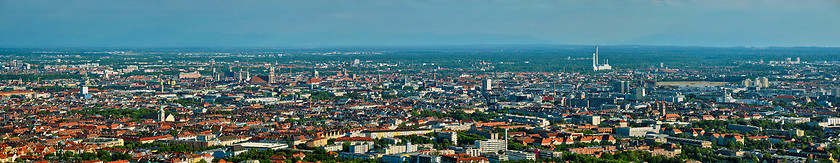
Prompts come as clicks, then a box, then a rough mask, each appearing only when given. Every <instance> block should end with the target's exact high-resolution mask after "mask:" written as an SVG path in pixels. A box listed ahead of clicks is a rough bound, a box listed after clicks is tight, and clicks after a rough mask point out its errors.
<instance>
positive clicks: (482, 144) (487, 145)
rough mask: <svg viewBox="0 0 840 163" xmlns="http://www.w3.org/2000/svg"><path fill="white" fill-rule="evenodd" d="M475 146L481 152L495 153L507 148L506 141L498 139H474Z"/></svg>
mask: <svg viewBox="0 0 840 163" xmlns="http://www.w3.org/2000/svg"><path fill="white" fill-rule="evenodd" d="M475 148H478V149H481V153H488V152H489V153H496V152H499V150H507V143H506V142H505V141H504V140H499V139H487V140H476V141H475Z"/></svg>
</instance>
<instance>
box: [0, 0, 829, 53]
mask: <svg viewBox="0 0 840 163" xmlns="http://www.w3.org/2000/svg"><path fill="white" fill-rule="evenodd" d="M470 44H577V45H681V46H758V47H764V46H832V47H838V46H840V0H801V1H792V0H685V1H676V0H675V1H669V0H579V1H578V0H462V1H458V0H354V1H345V0H302V1H298V0H295V1H282V0H280V1H268V0H266V1H261V0H253V1H251V0H245V1H222V0H178V1H169V0H117V1H114V0H79V1H71V0H68V1H40V0H0V47H312V46H315V47H323V46H377V45H389V46H390V45H470Z"/></svg>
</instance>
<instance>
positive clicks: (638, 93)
mask: <svg viewBox="0 0 840 163" xmlns="http://www.w3.org/2000/svg"><path fill="white" fill-rule="evenodd" d="M645 96H647V94H646V93H645V88H636V99H642V98H645Z"/></svg>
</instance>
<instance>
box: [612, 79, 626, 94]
mask: <svg viewBox="0 0 840 163" xmlns="http://www.w3.org/2000/svg"><path fill="white" fill-rule="evenodd" d="M613 91H614V92H618V93H630V82H629V81H618V82H615V85H613Z"/></svg>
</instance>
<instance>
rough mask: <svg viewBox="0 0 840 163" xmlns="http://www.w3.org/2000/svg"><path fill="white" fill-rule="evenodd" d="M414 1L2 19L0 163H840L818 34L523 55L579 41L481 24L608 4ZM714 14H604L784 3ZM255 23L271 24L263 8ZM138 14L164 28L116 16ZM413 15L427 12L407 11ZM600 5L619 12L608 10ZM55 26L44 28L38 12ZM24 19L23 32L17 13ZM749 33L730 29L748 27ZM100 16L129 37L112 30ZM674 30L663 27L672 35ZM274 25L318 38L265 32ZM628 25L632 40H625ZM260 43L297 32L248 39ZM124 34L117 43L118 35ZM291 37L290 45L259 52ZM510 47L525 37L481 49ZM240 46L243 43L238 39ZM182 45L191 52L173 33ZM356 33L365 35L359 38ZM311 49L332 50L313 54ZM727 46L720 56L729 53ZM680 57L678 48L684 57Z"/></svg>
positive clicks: (826, 53)
mask: <svg viewBox="0 0 840 163" xmlns="http://www.w3.org/2000/svg"><path fill="white" fill-rule="evenodd" d="M409 2H411V3H409V4H405V3H408V2H385V1H382V2H370V1H360V2H359V3H361V4H345V2H322V1H312V2H306V3H302V4H300V2H285V1H277V2H261V3H256V2H241V3H236V2H233V3H231V2H207V3H208V6H210V7H207V6H192V5H195V4H198V3H204V2H195V3H186V4H180V3H172V4H169V3H168V2H167V4H164V5H163V6H157V5H160V4H159V3H161V2H136V1H127V2H103V3H104V4H106V7H108V9H105V8H106V7H103V6H96V5H92V6H89V5H88V4H87V2H81V1H69V2H56V3H57V4H49V2H47V3H43V2H22V1H9V2H0V21H3V20H7V21H6V22H7V23H0V25H2V26H0V163H7V162H9V163H11V162H33V163H41V162H78V163H151V162H161V163H170V162H171V163H227V162H233V163H240V162H242V163H339V162H345V163H360V162H385V163H520V162H521V163H525V162H554V163H560V162H598V163H600V162H617V163H622V162H645V163H683V162H692V163H700V162H739V163H740V162H744V163H783V162H785V163H786V162H790V163H812V162H837V161H840V160H838V159H840V144H838V143H840V47H838V46H840V44H838V42H831V41H832V39H836V38H837V37H836V36H840V34H838V33H836V32H833V33H832V32H827V31H826V32H825V34H824V36H825V37H830V38H829V39H824V38H823V35H821V36H814V37H813V38H811V39H804V40H805V41H801V40H800V41H797V39H800V38H802V37H798V36H803V37H806V36H809V37H810V36H812V33H808V32H814V31H817V32H823V31H824V30H823V31H820V30H819V29H822V28H823V27H821V26H820V27H802V26H800V25H795V24H796V23H791V24H794V25H791V26H790V27H778V28H785V29H788V28H796V29H801V30H791V31H797V32H799V33H797V32H790V33H789V34H790V36H784V37H785V38H790V39H783V40H784V41H782V40H773V38H775V36H776V35H762V36H761V37H759V36H756V37H742V36H736V35H738V34H742V33H748V32H736V33H737V34H732V35H729V34H727V35H726V36H727V37H722V38H715V39H716V41H713V42H715V43H709V42H704V41H702V40H700V39H698V38H699V37H688V35H685V36H686V37H675V39H670V38H669V39H664V38H659V37H646V38H658V39H662V40H667V41H671V42H672V43H673V44H670V43H669V44H659V43H657V42H656V41H653V42H646V41H644V40H636V41H631V42H629V43H627V42H620V41H618V40H631V39H625V38H620V37H619V36H603V35H613V34H615V33H619V32H620V31H622V30H620V29H617V30H618V31H619V32H608V33H609V34H603V35H598V34H595V35H594V36H592V37H594V38H598V39H603V40H604V41H603V42H604V43H592V42H588V41H587V40H586V39H588V38H585V37H577V39H576V40H583V41H581V42H575V41H567V42H561V43H557V42H541V41H537V42H531V41H532V40H531V39H527V38H522V37H518V36H523V37H524V36H525V35H529V36H534V38H537V39H534V40H551V39H555V40H560V39H557V38H554V37H555V36H556V35H563V36H564V37H566V36H568V37H572V39H575V37H574V36H576V35H571V34H565V33H544V34H545V35H543V36H541V35H539V34H529V33H528V32H530V31H529V29H531V28H533V29H534V30H537V31H539V28H538V27H531V26H529V25H522V26H517V27H516V28H514V27H507V26H506V27H491V26H492V25H488V24H484V23H488V22H485V21H486V20H485V19H484V18H488V17H493V18H494V19H492V20H491V21H489V22H492V23H499V22H501V21H502V20H503V19H508V18H509V17H506V16H502V15H497V14H495V13H494V12H495V11H499V12H501V13H502V14H511V15H510V17H513V18H515V19H519V18H522V19H526V20H531V19H534V21H542V20H549V19H543V18H541V17H537V18H533V17H529V16H523V15H517V14H523V13H528V12H531V10H537V11H540V12H542V11H543V10H545V11H550V12H557V11H561V9H550V8H541V7H539V6H541V5H557V6H562V5H560V4H555V3H563V5H570V7H563V9H569V10H571V8H576V7H581V6H588V5H590V3H597V4H602V3H607V2H545V1H534V2H523V3H527V4H524V5H525V7H523V8H524V9H526V10H528V12H526V11H522V10H519V9H523V8H517V7H513V8H507V7H502V6H507V5H510V4H508V3H506V2H497V1H487V2H437V1H430V2H418V1H409ZM714 2H717V3H725V4H726V5H731V6H729V7H732V6H735V7H732V8H729V7H720V6H718V5H711V4H707V3H704V2H672V1H651V2H647V1H639V2H614V3H617V4H616V5H619V6H620V5H629V6H627V7H629V8H639V9H641V8H645V9H647V8H646V7H660V8H664V9H651V10H652V11H641V10H633V11H629V12H628V11H623V10H618V11H614V12H615V13H617V14H621V13H624V12H627V13H637V14H663V13H664V14H666V15H667V14H680V12H673V11H671V9H685V10H686V12H698V11H694V10H700V11H703V12H698V13H712V12H713V11H717V10H724V9H726V10H727V11H728V10H729V9H732V10H734V11H737V12H739V13H740V12H745V13H752V12H758V11H763V10H765V9H767V10H775V9H777V8H783V7H782V6H785V5H790V4H788V2H774V1H773V2H763V1H762V2H754V3H756V4H752V3H751V4H750V5H747V7H744V6H742V5H743V4H741V3H737V2H731V1H714ZM750 2H752V1H750ZM149 3H151V4H149ZM333 3H337V4H333ZM438 3H444V4H449V5H453V6H456V8H457V7H458V6H461V5H478V6H476V8H471V9H465V10H471V11H472V10H480V11H482V12H481V13H484V14H488V15H481V16H477V15H470V14H466V13H460V12H457V13H459V14H464V15H466V17H468V18H470V19H476V20H469V19H461V18H460V17H462V16H464V15H458V14H454V15H451V17H456V18H451V17H449V16H450V15H446V16H439V15H437V14H441V13H442V14H446V13H450V12H452V11H450V10H449V9H448V8H447V7H445V6H436V5H437V4H438ZM476 3H479V4H476ZM530 3H534V4H530ZM625 3H626V4H625ZM826 3H828V4H837V3H836V1H828V2H826ZM4 4H5V6H4ZM268 4H271V5H275V6H284V7H281V8H279V9H277V10H274V9H273V8H271V7H270V5H268ZM286 4H289V5H286ZM292 4H294V5H292ZM686 4H688V5H697V6H695V7H687V6H684V5H686ZM63 5H66V6H67V7H66V8H65V7H62V6H63ZM108 5H111V6H108ZM147 5H152V6H157V7H159V8H150V11H153V12H148V13H136V12H133V11H135V10H138V9H142V10H145V9H146V8H145V7H148V6H147ZM169 5H171V6H169ZM216 5H218V6H216ZM263 5H267V7H265V8H264V7H263ZM340 5H345V6H344V7H347V8H353V7H359V6H358V5H361V6H367V5H372V6H376V5H381V6H385V7H383V8H382V9H381V10H389V11H387V12H385V11H371V13H367V12H363V13H361V14H359V13H341V12H336V13H333V12H334V11H337V10H341V11H343V10H345V9H346V8H343V7H338V8H337V9H334V10H333V11H328V10H327V9H329V8H332V7H335V6H340ZM392 5H396V6H400V7H402V8H396V10H399V9H404V10H417V11H390V10H395V9H384V8H387V7H388V6H392ZM531 5H535V6H531ZM774 5H782V6H774ZM33 6H41V7H43V8H39V7H33ZM243 6H245V7H243ZM313 6H315V7H324V8H322V9H325V10H323V12H325V13H329V14H325V15H329V16H335V17H338V18H335V19H336V20H338V19H341V20H345V19H346V20H352V21H353V22H352V23H348V24H342V25H340V26H342V28H332V27H323V26H330V25H334V24H329V23H326V24H318V23H320V20H316V19H315V18H323V17H320V16H323V15H321V13H320V12H317V13H311V11H309V9H310V8H307V7H313ZM406 6H409V7H406ZM430 6H434V7H431V8H424V7H430ZM750 6H759V7H755V8H753V7H750ZM814 6H822V7H817V8H815V9H814V10H815V11H822V10H823V9H828V10H827V11H826V12H831V11H830V10H831V9H835V13H836V11H840V8H838V5H815V4H812V3H803V4H801V5H800V4H797V5H790V6H787V7H789V8H785V10H783V11H774V12H777V13H773V14H784V13H786V12H794V11H799V10H798V9H802V8H807V7H814ZM110 7H113V8H110ZM205 7H207V8H209V9H213V10H210V11H208V10H204V9H207V8H205ZM298 7H300V8H302V9H295V8H298ZM520 7H521V6H520ZM610 7H614V6H608V7H605V8H610ZM774 7H776V8H774ZM55 8H61V9H58V10H55V11H47V10H48V9H55ZM171 8H177V9H175V10H172V9H171ZM745 8H746V9H749V10H742V9H745ZM111 9H115V10H120V11H119V12H113V13H112V12H111V11H112V10H111ZM216 9H231V10H235V11H231V10H216ZM252 9H253V10H252ZM485 9H486V10H485ZM495 9H499V10H495ZM3 10H6V11H3ZM65 10H73V11H68V12H66V13H64V12H65ZM350 10H355V9H350ZM490 10H492V11H490ZM595 10H597V11H601V10H602V8H598V9H595ZM659 10H667V12H663V13H657V12H658V11H659ZM808 10H810V9H808ZM27 11H36V12H33V14H31V15H29V14H22V13H24V12H27ZM280 11H283V12H289V13H297V14H302V15H301V17H300V18H286V17H285V16H288V15H285V14H279V13H274V12H280ZM365 11H367V10H365ZM537 11H534V12H537ZM562 11H563V12H566V11H565V10H562ZM734 11H733V12H734ZM155 12H160V13H162V14H161V15H163V16H161V15H155ZM216 12H221V13H223V14H222V15H223V16H220V15H214V13H216ZM252 12H259V14H255V13H252ZM263 12H264V13H263ZM436 12H441V13H436ZM569 12H571V11H569ZM580 12H582V13H584V15H583V16H584V17H590V16H591V15H587V14H591V13H589V12H588V11H580ZM390 13H393V15H391V14H390ZM42 14H43V15H42ZM147 14H148V15H147ZM237 14H239V15H237ZM330 14H332V15H330ZM414 14H418V15H422V16H417V15H414ZM45 15H46V16H45ZM92 15H93V16H92ZM261 15H270V16H268V17H263V16H261ZM829 15H830V14H829ZM112 16H113V17H112ZM389 16H394V17H401V16H412V19H399V20H398V19H391V17H389ZM628 16H629V17H634V15H632V14H629V15H628ZM706 16H709V17H706ZM706 16H701V17H704V18H705V19H708V20H710V21H711V19H714V20H715V21H717V20H719V21H720V22H729V21H728V20H729V19H731V18H723V17H720V16H719V15H711V16H710V15H706ZM751 16H752V15H749V14H745V15H741V14H733V17H737V18H744V19H749V18H752V17H751ZM832 16H833V17H832ZM832 16H826V17H825V18H826V19H825V20H820V21H827V23H826V24H825V26H829V27H840V23H838V21H837V20H840V19H836V20H832V19H831V18H836V17H837V16H836V15H832ZM115 17H116V18H119V19H126V20H115V19H114V20H112V18H115ZM251 17H253V19H249V18H251ZM275 17H276V19H273V18H275ZM281 17H282V18H281ZM381 17H387V18H381ZM686 17H687V16H686ZM129 18H130V19H129ZM267 18H272V19H271V20H269V19H267ZM426 18H428V19H429V20H434V21H432V22H434V23H432V24H438V25H440V27H431V26H427V27H428V28H429V29H428V30H441V29H444V31H447V32H453V33H457V34H456V35H454V36H457V37H459V39H451V38H449V36H443V35H445V33H447V32H441V31H436V32H435V31H433V32H431V33H436V34H424V33H422V32H418V33H413V32H414V31H425V30H427V29H422V28H416V29H415V28H411V27H405V26H402V25H394V26H396V27H398V28H399V29H405V30H407V31H409V32H401V31H399V30H393V29H395V28H391V27H394V26H389V25H385V24H388V23H395V24H400V23H406V24H407V25H406V26H412V24H413V23H416V22H413V21H421V22H422V23H419V24H425V23H427V22H423V21H427V20H426ZM681 18H683V17H677V18H664V17H663V19H665V20H667V21H677V20H678V19H681ZM58 19H67V20H66V21H56V22H53V23H56V26H49V27H31V26H29V25H27V24H28V23H33V24H38V23H44V22H48V21H50V20H58ZM216 19H224V20H229V21H230V22H231V24H235V23H234V22H236V23H241V22H240V20H239V19H248V20H243V21H245V22H250V23H255V24H253V25H252V26H248V27H240V26H236V27H232V26H227V25H226V24H225V23H228V22H226V21H219V22H216V21H215V20H216ZM234 19H236V20H235V21H234ZM300 19H306V20H300ZM330 19H333V18H330ZM439 19H440V20H439ZM632 19H634V20H642V19H641V18H632ZM724 19H726V20H724ZM803 19H804V20H802V21H806V20H810V19H821V18H803ZM30 20H31V21H30ZM149 20H153V21H149ZM644 20H647V19H644ZM738 20H740V19H738ZM41 21H43V22H41ZM131 21H139V22H144V23H137V24H134V25H139V26H140V27H137V28H144V29H133V30H127V31H128V32H129V33H132V34H121V33H120V32H121V31H120V30H121V29H107V30H101V29H100V27H97V25H96V23H104V24H100V25H104V26H106V27H116V26H122V25H120V23H126V24H132V23H131ZM273 21H304V22H312V23H313V24H317V25H319V26H318V27H315V26H297V25H292V24H291V23H290V24H272V23H267V22H273ZM456 21H466V22H465V24H466V25H465V26H458V24H461V23H455V22H456ZM523 21H524V20H523ZM569 21H572V22H578V23H582V24H581V26H582V27H581V29H575V30H576V31H573V32H583V33H599V32H603V30H601V29H583V28H586V27H585V26H587V25H591V24H586V23H591V22H589V21H585V20H578V19H574V20H571V19H570V20H569ZM599 21H601V20H600V19H599ZM748 21H749V22H752V23H753V24H751V23H743V24H738V25H741V26H736V27H730V26H725V27H721V26H716V25H709V26H707V27H708V28H707V29H698V30H699V31H707V30H708V31H712V32H708V31H707V33H701V35H705V34H708V35H717V34H721V33H717V32H713V31H718V30H724V29H726V30H729V29H737V30H754V31H756V33H762V31H763V30H762V29H747V28H750V26H751V25H755V24H763V23H766V22H763V21H764V20H754V19H751V20H748ZM790 21H793V20H790ZM79 22H83V23H91V22H96V23H93V24H85V25H80V24H82V23H79ZM211 22H213V23H216V24H212V23H211ZM383 22H385V23H383ZM193 23H196V24H202V23H211V24H212V25H207V24H205V25H207V26H194V25H195V24H193ZM447 23H451V24H447ZM606 23H614V22H606ZM359 24H364V25H359ZM510 24H513V23H511V22H504V23H500V25H510ZM524 24H528V23H524ZM597 24H598V23H596V25H597ZM638 24H644V23H643V22H633V23H628V24H627V25H628V26H633V25H638ZM736 24H737V23H736ZM261 25H265V26H271V27H277V26H284V27H286V26H292V27H288V28H283V29H274V28H265V29H263V27H261ZM321 25H323V26H321ZM356 25H358V26H356ZM413 25H417V24H413ZM462 25H463V24H462ZM472 25H488V27H485V29H472V30H474V31H476V33H472V31H458V30H455V29H446V28H450V27H452V28H456V27H459V28H460V27H463V28H467V26H472ZM547 25H556V24H551V23H548V24H547ZM564 25H565V24H564ZM568 25H574V24H568ZM788 25H790V24H788ZM129 26H131V25H129ZM129 26H124V28H126V29H127V28H133V27H129ZM382 26H384V27H382ZM759 26H763V25H759ZM780 26H784V25H780ZM297 27H299V28H300V29H302V30H300V31H296V32H297V33H301V35H285V34H278V35H274V34H264V33H263V32H265V33H271V32H276V31H284V30H294V29H297ZM361 27H363V29H362V28H361ZM524 27H527V28H524ZM651 27H653V25H651ZM86 28H90V29H86ZM170 28H171V29H172V30H171V31H170V30H169V29H170ZM368 28H370V29H373V30H370V31H368V30H369V29H368ZM508 28H510V29H508ZM616 28H622V27H616ZM627 28H631V27H627ZM767 28H777V27H767ZM812 28H819V29H812ZM500 29H504V30H500ZM513 29H518V30H519V31H524V32H523V33H515V32H513V33H505V32H498V31H506V30H513ZM30 30H31V31H30ZM179 30H187V31H188V32H187V31H179ZM204 30H206V31H204ZM239 30H241V31H247V32H244V34H243V36H242V37H240V36H238V35H237V31H239ZM319 30H321V31H319ZM377 30H379V31H381V33H377V32H376V31H377ZM497 30H498V31H497ZM590 30H591V31H590ZM657 30H665V29H657ZM33 31H34V33H32V32H33ZM85 31H87V32H85ZM173 31H174V32H173ZM194 31H199V32H202V31H204V33H201V34H192V33H190V32H194ZM207 31H210V32H207ZM214 31H215V32H214ZM219 31H222V32H219ZM313 31H314V32H313ZM371 31H374V32H371ZM636 31H638V32H640V33H644V32H648V30H636ZM41 32H43V33H41ZM216 32H218V33H216ZM225 32H229V33H225ZM331 32H337V33H331ZM344 32H346V33H344ZM390 32H393V33H390ZM482 32H486V34H487V35H484V34H485V33H482ZM541 32H545V31H541ZM561 32H563V31H561ZM674 32H676V33H692V32H689V31H680V30H677V31H674ZM36 33H38V34H36ZM220 33H221V34H220ZM355 33H361V34H365V35H371V36H370V37H355ZM441 33H444V34H441ZM631 33H632V32H631ZM723 33H724V34H725V32H723ZM768 33H772V32H768ZM181 34H183V35H181ZM228 34H229V35H228ZM380 34H381V35H380ZM438 34H440V35H438ZM507 34H510V36H511V37H508V35H507ZM221 35H225V36H221ZM324 35H336V37H335V38H333V37H332V36H330V37H329V38H331V39H332V40H330V41H324V40H321V39H325V38H323V37H324ZM382 35H394V38H396V39H393V40H392V39H391V37H390V36H388V37H385V36H382ZM420 35H422V36H420ZM426 35H428V36H426ZM431 35H436V36H431ZM503 35H504V36H503ZM514 35H516V36H517V37H512V36H514ZM30 36H31V38H30ZM244 36H247V37H244ZM275 36H282V38H280V37H275ZM728 36H731V38H732V40H734V41H733V42H735V43H730V42H729V41H727V40H728V38H730V37H728ZM310 37H311V38H310ZM318 37H322V38H318ZM338 37H341V38H338ZM461 37H464V38H468V39H460V38H461ZM621 37H625V36H621ZM626 37H630V36H629V35H627V36H626ZM710 37H713V38H714V37H715V36H710ZM252 38H253V39H252ZM683 38H691V39H685V40H679V39H683ZM762 38H763V40H762ZM284 39H290V40H293V41H291V42H293V43H289V42H287V40H284ZM404 39H405V40H417V42H412V41H404ZM519 39H521V40H519ZM740 39H744V40H740ZM821 39H823V40H822V42H821V41H820V40H821ZM126 40H130V41H126ZM298 40H299V41H298ZM717 40H719V41H720V44H718V42H717ZM751 40H752V41H751ZM763 41H767V42H763ZM138 42H142V43H138ZM817 42H820V43H817ZM147 43H148V44H147ZM298 43H300V44H298ZM741 43H743V44H741ZM768 44H774V45H768ZM775 44H779V45H778V46H776V45H775ZM802 44H804V45H802Z"/></svg>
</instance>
